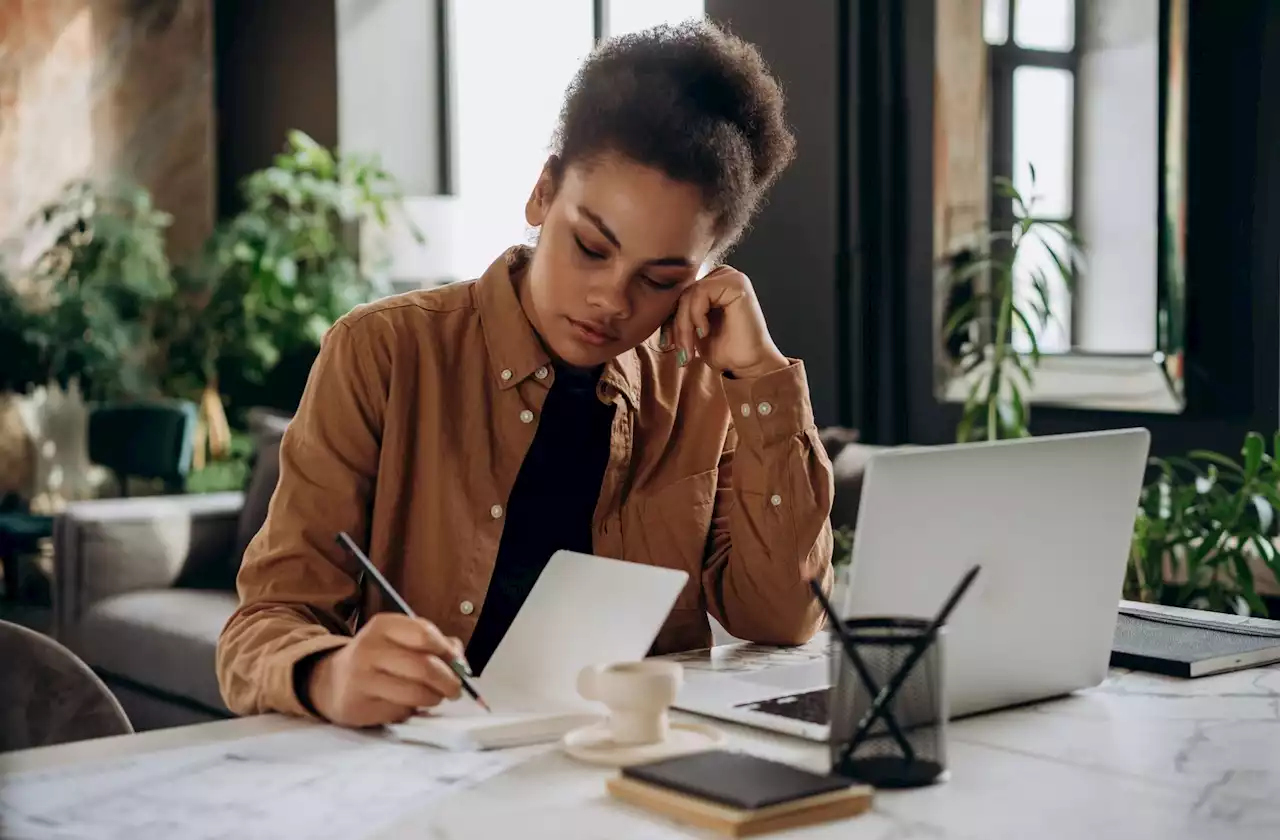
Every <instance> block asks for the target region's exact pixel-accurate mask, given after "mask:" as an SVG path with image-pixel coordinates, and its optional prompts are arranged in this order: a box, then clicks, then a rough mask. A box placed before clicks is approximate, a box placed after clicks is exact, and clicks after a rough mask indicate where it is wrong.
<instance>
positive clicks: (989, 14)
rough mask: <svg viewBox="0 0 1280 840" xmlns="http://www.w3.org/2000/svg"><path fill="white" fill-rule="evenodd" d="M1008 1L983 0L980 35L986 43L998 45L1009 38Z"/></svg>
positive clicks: (949, 0)
mask: <svg viewBox="0 0 1280 840" xmlns="http://www.w3.org/2000/svg"><path fill="white" fill-rule="evenodd" d="M943 2H953V0H943ZM1009 2H1010V0H983V3H982V37H983V39H984V40H985V41H986V42H987V43H988V44H993V45H998V44H1003V43H1004V42H1005V41H1007V40H1009Z"/></svg>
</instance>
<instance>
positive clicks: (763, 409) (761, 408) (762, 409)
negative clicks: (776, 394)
mask: <svg viewBox="0 0 1280 840" xmlns="http://www.w3.org/2000/svg"><path fill="white" fill-rule="evenodd" d="M756 411H757V412H758V413H759V414H760V415H761V416H766V415H768V414H770V413H772V412H773V406H772V405H770V404H769V403H767V402H762V403H760V404H759V405H758V406H756Z"/></svg>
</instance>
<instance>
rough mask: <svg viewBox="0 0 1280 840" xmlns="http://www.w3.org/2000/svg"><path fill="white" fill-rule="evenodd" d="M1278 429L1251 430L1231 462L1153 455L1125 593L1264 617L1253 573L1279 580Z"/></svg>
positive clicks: (1215, 456) (1217, 457) (1205, 455)
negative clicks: (1267, 435)
mask: <svg viewBox="0 0 1280 840" xmlns="http://www.w3.org/2000/svg"><path fill="white" fill-rule="evenodd" d="M1278 451H1280V433H1277V434H1276V435H1275V439H1274V440H1273V441H1272V450H1271V452H1267V441H1266V440H1265V439H1264V438H1263V436H1262V435H1260V434H1258V433H1257V432H1250V433H1249V434H1248V435H1247V436H1246V438H1245V441H1244V446H1243V447H1242V448H1241V460H1240V461H1236V460H1235V459H1233V458H1229V457H1227V456H1225V455H1222V454H1220V453H1217V452H1210V451H1205V450H1197V451H1193V452H1190V453H1189V454H1188V455H1187V457H1173V458H1153V459H1152V461H1151V463H1152V468H1153V472H1154V477H1153V479H1152V480H1151V481H1150V482H1149V483H1148V484H1147V485H1146V486H1145V487H1143V489H1142V494H1141V497H1140V503H1139V509H1138V516H1137V520H1136V523H1135V527H1134V535H1133V543H1132V546H1131V551H1130V556H1129V565H1128V570H1127V572H1126V575H1125V589H1124V594H1125V597H1126V598H1129V599H1131V600H1136V601H1147V602H1150V603H1156V604H1164V605H1167V606H1177V607H1191V608H1194V609H1207V610H1214V611H1218V612H1231V613H1241V614H1247V613H1252V614H1255V615H1261V616H1265V615H1267V608H1266V604H1265V603H1264V602H1263V600H1262V598H1261V596H1260V595H1259V594H1258V588H1257V578H1256V573H1257V572H1261V573H1262V574H1264V575H1267V576H1269V577H1270V578H1271V579H1272V580H1273V581H1274V582H1277V583H1280V552H1277V549H1276V545H1275V543H1274V542H1273V540H1274V538H1275V537H1276V535H1277V525H1278V523H1280V517H1277V511H1278V510H1280V465H1278V464H1277V461H1276V455H1277V452H1278Z"/></svg>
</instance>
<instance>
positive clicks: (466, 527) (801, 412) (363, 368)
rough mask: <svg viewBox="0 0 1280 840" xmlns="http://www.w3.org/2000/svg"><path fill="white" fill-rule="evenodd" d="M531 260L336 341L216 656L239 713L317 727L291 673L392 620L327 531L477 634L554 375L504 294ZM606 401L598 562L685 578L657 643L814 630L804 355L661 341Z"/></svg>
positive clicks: (435, 616) (448, 627)
mask: <svg viewBox="0 0 1280 840" xmlns="http://www.w3.org/2000/svg"><path fill="white" fill-rule="evenodd" d="M525 257H526V252H525V251H524V250H523V249H512V250H511V251H508V252H507V253H506V254H504V255H503V257H501V258H500V259H498V260H497V261H496V262H495V263H494V264H493V266H492V267H491V268H490V269H489V270H488V271H487V272H486V273H485V274H484V276H483V277H481V278H480V279H479V280H476V281H469V282H465V283H457V284H453V285H450V286H446V287H443V288H440V289H436V290H432V291H423V292H411V293H408V294H404V295H398V296H395V297H391V298H387V299H384V300H381V301H378V302H375V303H372V304H368V305H365V306H361V307H358V308H357V309H355V310H353V311H352V312H351V313H350V314H349V315H347V316H346V317H344V318H342V319H341V320H340V321H339V322H338V323H337V324H336V325H335V326H334V327H333V328H332V330H330V331H329V333H328V334H327V336H326V338H325V340H324V343H323V346H322V349H321V351H320V355H319V358H318V359H317V361H316V363H315V365H314V367H313V369H312V371H311V375H310V379H309V381H308V383H307V387H306V390H305V393H304V395H303V397H302V401H301V404H300V405H299V408H298V412H297V414H296V415H295V417H294V418H293V420H292V422H291V423H290V424H289V427H288V430H287V431H286V433H285V435H284V438H283V441H282V443H281V448H280V482H279V484H278V486H277V488H276V491H275V494H274V496H273V497H272V500H271V506H270V510H269V513H268V515H267V519H266V523H265V524H264V526H263V528H262V530H261V531H260V532H259V533H258V535H257V537H256V538H255V539H254V540H253V542H252V543H251V544H250V546H249V548H248V550H247V551H246V552H245V556H244V562H243V565H242V567H241V569H240V574H239V579H238V588H239V593H240V606H239V609H238V610H237V611H236V612H235V614H234V615H233V616H232V617H231V619H230V620H229V621H228V623H227V625H226V627H225V628H224V630H223V633H222V637H221V639H220V640H219V644H218V656H217V670H218V682H219V685H220V686H221V690H222V695H223V698H224V699H225V701H226V703H227V705H228V707H229V708H231V709H232V710H233V711H234V712H236V713H238V714H253V713H259V712H266V711H279V712H284V713H287V714H296V715H308V714H309V711H308V710H307V708H306V707H305V706H304V705H303V704H302V703H301V701H300V700H299V698H298V697H297V695H296V694H295V691H294V682H293V672H294V667H295V664H296V663H297V662H298V661H299V660H300V659H302V658H303V657H305V656H307V655H309V654H311V653H313V652H317V651H322V650H325V649H329V648H336V647H338V646H340V645H343V644H345V643H346V642H347V641H349V639H350V636H351V633H352V632H353V631H354V629H355V626H356V625H357V624H358V623H359V621H360V616H365V617H367V616H370V615H372V614H373V613H375V612H378V611H380V610H383V609H394V605H392V604H390V603H389V602H387V601H385V599H384V598H383V597H382V596H381V594H380V592H378V591H377V587H376V586H374V585H373V584H372V581H370V582H369V583H368V584H367V585H366V586H364V587H363V591H362V590H361V587H360V585H359V584H358V583H357V570H358V563H357V561H355V560H354V559H353V558H351V557H350V556H348V555H347V554H346V553H345V552H344V551H343V549H342V547H341V546H340V545H338V544H337V543H336V542H335V537H336V535H337V533H338V532H339V531H343V530H345V531H347V532H348V533H350V534H351V535H352V537H353V538H354V539H355V540H356V541H357V542H358V543H359V544H361V545H362V546H367V551H368V554H369V557H370V558H371V559H372V560H373V562H374V563H376V564H377V565H378V566H379V568H380V569H381V570H382V571H383V573H384V574H385V575H386V576H387V578H388V579H389V580H390V581H391V583H392V584H393V585H394V586H395V587H396V588H397V589H398V590H399V591H400V593H401V594H402V595H403V596H404V598H405V600H407V601H408V602H409V604H410V606H412V607H413V609H414V610H415V611H417V612H418V613H419V614H420V615H422V616H424V617H426V618H429V619H430V620H431V621H433V622H435V623H436V624H437V625H438V626H439V627H440V628H441V630H443V631H444V632H445V633H446V634H448V635H453V636H457V637H459V638H460V639H462V641H463V642H464V643H465V642H466V641H467V640H468V639H469V638H470V635H471V632H472V630H473V629H474V628H475V626H476V620H477V619H478V618H479V616H480V612H481V610H483V609H484V599H485V593H486V591H487V590H488V587H489V578H490V575H491V574H492V573H493V568H494V561H495V560H496V558H497V552H498V543H499V540H500V538H501V535H502V527H503V521H504V519H505V509H504V505H505V504H506V501H507V496H508V494H509V493H510V492H511V488H512V485H513V484H514V482H515V478H516V472H517V471H518V470H519V469H520V464H521V461H522V459H523V458H524V454H525V452H526V450H527V448H528V446H529V444H530V442H531V441H532V440H533V435H534V432H535V430H536V428H537V419H538V413H539V411H540V409H541V407H542V403H543V400H544V399H545V398H546V395H547V390H548V387H549V386H550V384H551V380H552V378H553V377H554V375H555V372H554V369H553V368H552V366H551V364H550V360H549V358H548V356H547V354H546V351H545V350H544V349H543V346H542V344H541V342H540V341H539V340H538V337H537V335H536V334H535V332H534V331H533V328H532V327H531V326H530V324H529V322H528V320H527V319H526V317H525V315H524V311H523V309H522V308H521V306H520V302H519V300H518V299H517V297H516V290H515V288H514V286H513V280H514V279H517V278H518V274H519V272H520V271H521V269H522V266H523V264H524V260H525ZM513 275H515V276H516V277H515V278H513ZM598 393H599V397H600V399H601V400H603V401H604V402H606V403H612V404H613V405H615V406H616V411H615V414H614V421H613V438H612V447H611V451H610V455H609V463H608V467H607V468H606V471H605V477H604V481H603V483H602V486H601V492H600V501H599V504H598V505H597V507H596V511H595V517H594V520H593V533H594V550H595V552H596V553H597V554H600V555H603V556H607V557H614V558H621V559H625V560H630V561H637V562H641V563H650V564H653V565H661V566H674V567H677V568H680V569H684V570H686V571H688V572H689V573H690V580H689V584H688V586H687V587H686V589H685V590H684V592H682V593H681V595H680V596H679V598H678V600H677V602H676V605H675V608H674V609H673V611H672V613H671V615H670V617H669V618H668V620H667V622H666V625H665V626H664V627H663V629H662V631H661V633H660V635H659V637H658V639H657V641H656V643H655V651H657V652H667V651H672V650H682V649H690V648H697V647H704V646H706V645H708V644H709V643H710V640H711V635H710V627H709V625H708V622H707V614H708V612H709V613H710V614H712V615H714V616H715V617H716V618H717V619H718V620H719V621H720V622H721V623H722V624H724V626H725V627H726V628H727V629H728V630H729V632H731V633H733V634H734V635H736V636H739V637H742V638H746V639H751V640H754V641H759V642H768V643H781V644H788V643H799V642H803V641H805V640H807V639H809V638H810V637H811V636H812V635H813V634H814V633H815V632H816V631H817V630H818V629H819V628H820V627H821V626H822V614H821V610H820V609H819V608H818V606H817V605H816V604H815V602H814V599H813V597H812V595H811V593H810V592H809V589H808V586H807V581H808V580H809V579H811V578H813V577H815V576H816V577H819V578H820V579H822V580H823V581H824V583H825V585H826V586H828V587H829V586H830V581H831V565H830V560H831V549H832V542H831V530H830V524H829V522H828V515H829V514H830V510H831V498H832V477H831V465H830V462H829V460H828V459H827V455H826V453H825V451H824V450H823V447H822V446H821V444H820V443H819V440H818V434H817V430H816V428H815V427H814V422H813V412H812V409H811V407H810V403H809V392H808V385H807V383H806V381H805V375H804V367H803V365H802V363H800V362H798V361H795V362H793V363H792V365H791V366H790V367H788V368H786V369H784V370H781V371H778V372H775V373H771V374H768V375H766V376H764V377H761V378H759V379H755V380H747V379H731V378H728V377H725V376H722V375H720V374H718V373H716V372H714V371H712V370H710V369H709V368H707V367H706V366H705V365H703V364H702V363H701V362H700V361H696V360H695V361H693V362H691V363H690V364H689V365H688V366H687V367H685V368H680V367H679V366H678V365H677V364H676V354H675V353H674V352H670V351H664V350H660V349H658V347H657V340H656V337H655V338H654V339H651V340H650V341H648V342H646V343H645V344H643V345H641V346H640V347H638V348H636V349H635V350H632V351H629V352H627V353H624V354H623V355H621V356H619V357H618V358H617V359H615V360H614V361H613V362H611V363H610V364H609V365H607V366H606V368H605V372H604V373H603V374H602V377H601V382H600V385H599V388H598Z"/></svg>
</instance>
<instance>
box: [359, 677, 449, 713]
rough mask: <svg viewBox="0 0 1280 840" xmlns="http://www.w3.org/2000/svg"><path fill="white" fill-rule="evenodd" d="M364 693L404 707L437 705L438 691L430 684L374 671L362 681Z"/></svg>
mask: <svg viewBox="0 0 1280 840" xmlns="http://www.w3.org/2000/svg"><path fill="white" fill-rule="evenodd" d="M364 691H365V694H366V695H367V696H368V697H369V698H370V699H371V700H376V701H382V702H385V703H390V704H392V705H394V706H398V707H401V708H405V709H410V710H412V709H419V708H422V707H423V706H438V705H440V700H441V699H442V698H441V696H440V693H439V692H437V691H435V690H433V689H432V688H431V687H430V686H427V685H423V684H422V683H419V682H414V681H413V680H406V679H402V678H400V677H397V676H394V675H393V674H387V673H384V672H381V671H375V672H373V673H372V674H370V675H369V677H368V679H366V680H365V681H364Z"/></svg>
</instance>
